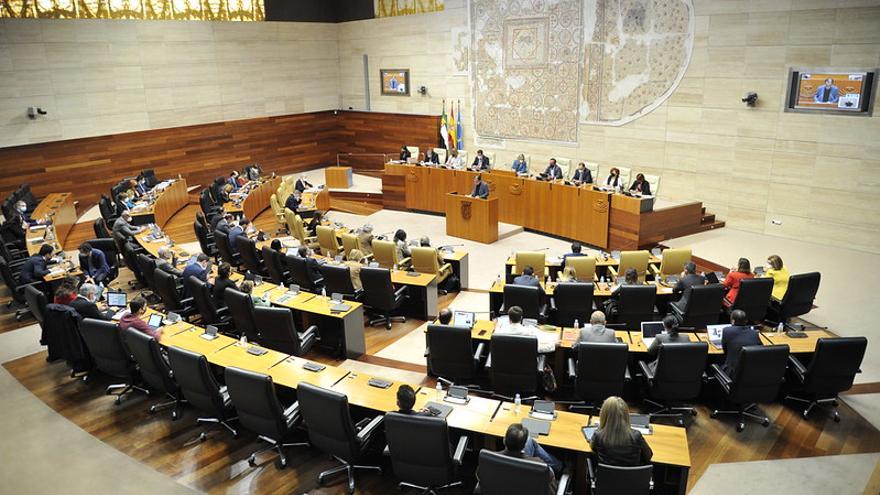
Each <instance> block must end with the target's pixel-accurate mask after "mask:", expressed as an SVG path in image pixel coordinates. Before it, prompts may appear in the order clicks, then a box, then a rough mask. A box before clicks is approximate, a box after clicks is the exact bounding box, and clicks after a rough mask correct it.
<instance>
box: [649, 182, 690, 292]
mask: <svg viewBox="0 0 880 495" xmlns="http://www.w3.org/2000/svg"><path fill="white" fill-rule="evenodd" d="M652 192H653V191H652ZM691 256H692V251H691V250H690V249H689V248H678V249H671V248H670V249H665V250H664V251H663V258H662V259H661V261H660V275H663V276H666V275H678V274H679V273H681V272H682V270H684V265H685V263H687V262H688V261H690V260H691Z"/></svg>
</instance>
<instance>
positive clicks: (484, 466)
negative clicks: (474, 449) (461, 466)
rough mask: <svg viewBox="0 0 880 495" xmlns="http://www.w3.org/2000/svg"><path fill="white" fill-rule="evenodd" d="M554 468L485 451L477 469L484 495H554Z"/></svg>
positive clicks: (481, 490)
mask: <svg viewBox="0 0 880 495" xmlns="http://www.w3.org/2000/svg"><path fill="white" fill-rule="evenodd" d="M548 469H550V468H549V467H547V465H546V464H544V463H543V462H537V461H533V460H531V459H519V458H516V457H511V456H507V455H504V454H503V453H501V452H492V451H491V450H486V449H483V450H481V451H480V461H479V465H478V466H477V477H478V478H479V479H480V493H482V494H483V495H510V494H511V493H529V494H534V495H550V494H552V493H553V492H552V491H551V487H550V475H549V474H548V473H547V470H548Z"/></svg>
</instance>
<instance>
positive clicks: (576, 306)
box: [552, 282, 594, 327]
mask: <svg viewBox="0 0 880 495" xmlns="http://www.w3.org/2000/svg"><path fill="white" fill-rule="evenodd" d="M593 290H594V285H593V283H592V282H560V283H558V284H557V285H556V288H555V289H553V299H552V301H553V305H554V308H553V310H554V311H553V322H554V323H555V324H556V325H559V326H562V327H572V326H574V322H575V320H577V321H578V322H580V323H581V324H586V323H587V322H588V321H590V314H591V313H592V312H593Z"/></svg>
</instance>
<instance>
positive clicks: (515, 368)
mask: <svg viewBox="0 0 880 495" xmlns="http://www.w3.org/2000/svg"><path fill="white" fill-rule="evenodd" d="M486 368H487V369H488V370H489V381H490V382H491V384H492V391H493V395H494V396H496V397H501V398H503V399H505V400H513V397H514V396H515V395H516V394H520V397H521V398H522V401H523V402H525V401H531V400H534V399H536V397H535V395H534V394H535V392H537V390H538V376H539V374H540V373H541V372H543V370H544V356H543V355H538V339H537V338H535V337H531V336H526V335H505V334H494V335H492V339H491V340H490V341H489V358H488V359H487V360H486Z"/></svg>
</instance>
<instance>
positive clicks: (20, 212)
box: [3, 201, 32, 250]
mask: <svg viewBox="0 0 880 495" xmlns="http://www.w3.org/2000/svg"><path fill="white" fill-rule="evenodd" d="M30 223H32V222H30V217H29V215H28V214H27V205H26V204H25V202H24V201H19V202H17V203H15V209H14V210H13V211H12V214H11V215H10V216H9V218H7V219H6V222H4V223H3V230H4V231H5V232H8V233H9V235H11V236H12V237H13V238H14V239H15V244H16V247H18V248H19V249H22V250H23V249H24V248H25V244H24V243H25V240H26V239H27V230H26V229H27V226H28V225H29V224H30Z"/></svg>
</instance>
